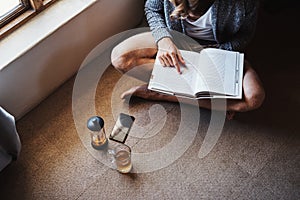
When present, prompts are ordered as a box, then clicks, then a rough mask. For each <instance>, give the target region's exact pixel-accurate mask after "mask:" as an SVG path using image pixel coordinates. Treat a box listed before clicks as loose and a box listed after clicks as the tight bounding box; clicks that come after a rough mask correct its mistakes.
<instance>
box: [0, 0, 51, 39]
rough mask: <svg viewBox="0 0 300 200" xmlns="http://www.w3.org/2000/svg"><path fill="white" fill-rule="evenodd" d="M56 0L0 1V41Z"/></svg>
mask: <svg viewBox="0 0 300 200" xmlns="http://www.w3.org/2000/svg"><path fill="white" fill-rule="evenodd" d="M54 1H55V0H0V39H1V38H2V37H4V35H6V34H7V33H9V32H11V31H12V30H14V29H15V28H17V27H18V26H20V25H21V24H23V23H24V22H26V21H27V20H29V19H30V18H31V17H33V16H34V15H35V14H37V13H39V12H40V11H41V10H43V9H44V8H46V7H47V6H49V5H50V4H51V3H52V2H54Z"/></svg>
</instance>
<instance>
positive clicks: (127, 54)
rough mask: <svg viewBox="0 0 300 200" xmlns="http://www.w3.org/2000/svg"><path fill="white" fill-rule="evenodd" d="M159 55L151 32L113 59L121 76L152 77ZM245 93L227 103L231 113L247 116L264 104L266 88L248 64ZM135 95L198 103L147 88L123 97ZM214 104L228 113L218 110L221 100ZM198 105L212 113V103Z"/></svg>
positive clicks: (132, 41)
mask: <svg viewBox="0 0 300 200" xmlns="http://www.w3.org/2000/svg"><path fill="white" fill-rule="evenodd" d="M156 53H157V47H156V44H155V41H154V38H153V36H152V35H151V33H150V32H147V33H142V34H138V35H135V36H133V37H130V38H128V39H127V40H125V41H124V42H122V43H120V44H119V45H117V46H116V47H115V48H114V49H113V51H112V55H111V59H112V64H113V65H114V67H115V68H116V69H117V70H119V71H120V72H122V73H127V72H128V71H131V70H133V69H134V68H135V69H137V70H135V71H136V72H139V73H140V74H139V75H138V76H140V75H142V74H143V73H148V74H150V73H151V70H152V68H153V63H154V58H155V55H156ZM145 69H146V70H145ZM130 75H131V74H130ZM133 76H135V75H133ZM135 77H136V76H135ZM136 78H140V77H136ZM145 81H147V80H145ZM243 92H244V94H243V99H242V100H228V101H227V108H226V110H227V111H233V112H235V111H238V112H245V111H249V110H253V109H256V108H258V107H260V106H261V104H262V102H263V101H264V98H265V92H264V89H263V87H262V84H261V82H260V80H259V78H258V75H257V74H256V72H255V71H254V70H253V68H252V67H251V66H250V64H249V63H248V62H247V61H246V62H245V75H244V78H243ZM132 95H133V96H138V97H141V98H144V99H150V100H162V101H170V102H178V101H180V102H183V103H191V104H194V101H190V100H187V99H178V98H177V97H175V96H171V95H163V94H160V93H157V92H153V91H150V90H148V89H147V85H142V86H137V87H133V88H131V89H130V90H128V91H126V92H124V93H123V94H122V95H121V97H122V98H127V97H129V96H132ZM214 101H215V102H214V109H215V110H224V106H223V104H221V103H220V105H219V106H218V103H217V102H218V100H214ZM220 101H224V100H220ZM198 104H199V107H202V108H207V109H211V101H210V100H199V101H198Z"/></svg>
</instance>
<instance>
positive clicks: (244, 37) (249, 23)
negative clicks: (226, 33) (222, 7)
mask: <svg viewBox="0 0 300 200" xmlns="http://www.w3.org/2000/svg"><path fill="white" fill-rule="evenodd" d="M244 2H245V10H246V11H245V16H244V17H245V18H244V19H243V24H242V25H241V27H240V29H239V31H238V32H237V33H236V34H235V35H234V36H233V37H232V39H231V40H230V41H228V42H225V43H221V44H220V45H219V48H221V49H226V50H232V51H242V50H244V49H245V48H246V46H247V44H248V43H249V42H250V40H251V39H252V37H253V36H254V33H255V27H256V21H257V15H258V7H259V2H258V1H257V0H253V1H249V0H246V1H244Z"/></svg>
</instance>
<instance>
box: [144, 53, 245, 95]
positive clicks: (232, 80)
mask: <svg viewBox="0 0 300 200" xmlns="http://www.w3.org/2000/svg"><path fill="white" fill-rule="evenodd" d="M180 52H181V54H182V57H183V59H184V60H185V65H181V66H180V70H181V72H182V74H179V73H178V72H177V71H176V69H175V67H163V66H162V65H161V64H160V62H159V60H158V59H156V60H155V64H154V68H153V71H152V75H151V78H150V81H149V84H148V89H150V90H153V91H157V92H161V93H164V94H170V95H176V96H179V97H186V98H193V99H203V98H228V99H241V98H242V82H243V65H244V54H243V53H239V52H234V51H227V50H222V49H215V48H206V49H203V50H201V52H200V53H198V52H193V51H185V50H180Z"/></svg>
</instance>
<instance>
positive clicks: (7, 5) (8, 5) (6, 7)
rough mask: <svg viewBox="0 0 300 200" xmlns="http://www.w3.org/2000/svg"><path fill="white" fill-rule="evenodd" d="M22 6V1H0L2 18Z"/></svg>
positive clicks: (0, 15)
mask: <svg viewBox="0 0 300 200" xmlns="http://www.w3.org/2000/svg"><path fill="white" fill-rule="evenodd" d="M19 4H20V0H0V18H1V17H2V15H4V14H6V13H7V12H8V11H10V10H12V9H13V8H14V7H16V6H17V5H19Z"/></svg>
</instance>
